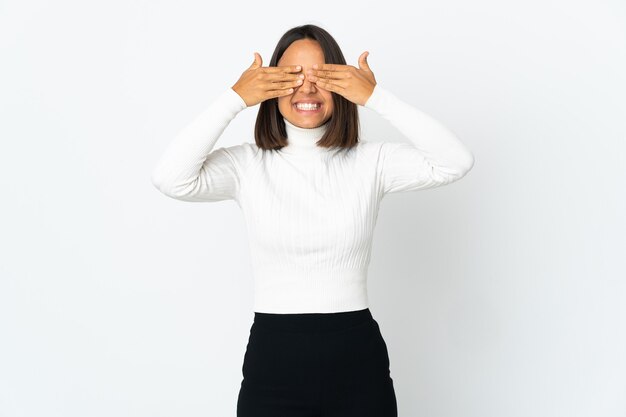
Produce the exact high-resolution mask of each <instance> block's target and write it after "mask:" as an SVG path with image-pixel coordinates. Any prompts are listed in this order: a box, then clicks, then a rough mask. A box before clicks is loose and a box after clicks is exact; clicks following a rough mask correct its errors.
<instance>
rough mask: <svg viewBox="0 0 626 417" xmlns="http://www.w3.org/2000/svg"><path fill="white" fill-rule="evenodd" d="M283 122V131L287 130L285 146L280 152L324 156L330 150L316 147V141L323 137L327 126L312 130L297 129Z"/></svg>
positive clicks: (291, 124)
mask: <svg viewBox="0 0 626 417" xmlns="http://www.w3.org/2000/svg"><path fill="white" fill-rule="evenodd" d="M283 120H284V121H285V129H286V130H287V146H283V147H282V148H281V151H282V152H284V153H290V154H325V153H328V152H329V151H330V148H324V147H322V146H318V145H317V141H318V140H320V139H321V138H322V136H324V133H325V132H326V129H327V128H328V124H327V123H324V124H323V125H321V126H318V127H313V128H305V127H299V126H296V125H294V124H293V123H290V122H289V121H288V120H287V119H284V118H283Z"/></svg>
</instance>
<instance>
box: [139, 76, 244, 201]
mask: <svg viewBox="0 0 626 417" xmlns="http://www.w3.org/2000/svg"><path fill="white" fill-rule="evenodd" d="M246 107H247V106H246V103H245V102H244V101H243V99H242V98H241V97H240V96H239V94H237V93H236V92H235V91H234V90H233V89H232V88H228V89H227V90H225V91H223V92H222V93H221V94H220V95H219V96H218V97H217V99H215V100H214V101H213V102H212V103H211V104H210V105H209V107H208V108H207V109H205V110H204V111H203V112H202V113H201V114H200V115H198V116H197V117H196V118H195V119H194V120H193V121H192V122H191V123H190V124H188V125H187V126H186V127H185V128H183V129H182V130H181V131H180V132H179V133H178V135H176V137H175V139H174V140H173V141H172V142H171V143H170V145H169V147H168V148H167V149H166V150H165V153H164V154H163V155H162V156H161V158H160V160H159V162H158V163H157V165H156V167H155V169H154V170H153V172H152V177H151V180H152V184H153V185H154V186H155V187H156V188H157V189H158V190H159V191H161V192H162V193H163V194H165V195H167V196H168V197H172V198H175V199H177V200H184V201H220V200H226V199H235V198H237V193H238V192H239V170H238V166H237V155H238V154H241V153H243V152H245V145H237V146H231V147H228V148H219V149H216V150H214V151H211V150H212V149H213V147H214V146H215V142H217V140H218V138H219V137H220V136H221V134H222V132H223V131H224V129H226V126H228V124H229V123H230V121H231V120H232V119H233V118H234V117H235V116H236V115H237V114H238V113H239V112H240V111H241V110H243V109H244V108H246Z"/></svg>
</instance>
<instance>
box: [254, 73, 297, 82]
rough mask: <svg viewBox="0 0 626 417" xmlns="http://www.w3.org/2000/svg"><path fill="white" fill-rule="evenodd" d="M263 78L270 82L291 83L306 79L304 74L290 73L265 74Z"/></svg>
mask: <svg viewBox="0 0 626 417" xmlns="http://www.w3.org/2000/svg"><path fill="white" fill-rule="evenodd" d="M263 78H264V79H266V80H270V81H273V82H275V81H289V80H299V79H303V78H304V74H297V73H290V72H271V73H266V74H263Z"/></svg>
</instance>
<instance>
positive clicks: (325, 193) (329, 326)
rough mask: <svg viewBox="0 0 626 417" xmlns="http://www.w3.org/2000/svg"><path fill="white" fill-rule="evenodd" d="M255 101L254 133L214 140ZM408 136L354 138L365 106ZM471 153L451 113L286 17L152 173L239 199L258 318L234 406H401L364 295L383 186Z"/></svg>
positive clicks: (345, 414)
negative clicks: (416, 103)
mask: <svg viewBox="0 0 626 417" xmlns="http://www.w3.org/2000/svg"><path fill="white" fill-rule="evenodd" d="M259 103H260V108H259V112H258V117H257V120H256V126H255V131H254V134H255V142H256V143H255V144H252V143H243V144H240V145H236V146H230V147H222V148H218V149H215V150H214V149H213V148H214V145H215V143H216V141H217V140H218V138H219V137H220V135H221V134H222V132H223V131H224V129H225V128H226V127H227V126H228V124H229V123H230V121H231V120H232V119H233V118H234V117H235V116H236V115H237V114H238V113H239V112H240V111H241V110H243V109H245V108H247V107H250V106H254V105H256V104H259ZM358 105H361V106H364V107H367V108H370V109H372V110H374V111H376V112H377V113H378V114H379V115H381V116H382V117H383V118H385V119H386V120H388V121H389V122H390V123H391V124H392V125H393V126H395V127H396V128H397V129H398V130H399V131H400V132H401V133H403V134H404V135H405V136H406V137H407V138H408V139H409V140H410V142H361V141H359V140H358V131H359V119H358V109H357V106H358ZM473 163H474V158H473V156H472V153H471V152H470V151H469V150H468V149H467V148H466V147H465V146H464V145H463V143H461V142H460V141H459V139H458V138H456V136H455V135H454V134H453V133H452V132H451V131H450V130H448V129H447V128H446V127H445V126H443V125H442V124H440V123H439V122H438V121H436V120H435V119H433V118H431V117H430V116H428V115H426V114H425V113H423V112H421V111H419V110H417V109H415V108H414V107H412V106H410V105H409V104H407V103H405V102H404V101H401V100H400V99H399V98H397V97H396V96H395V95H393V94H392V93H391V92H390V91H388V90H386V89H384V88H383V87H381V86H380V85H379V84H378V83H377V82H376V79H375V77H374V74H373V72H372V70H371V69H370V67H369V65H368V63H367V53H363V54H362V55H361V56H360V57H359V68H356V67H353V66H351V65H346V61H345V59H344V56H343V53H342V52H341V49H340V48H339V46H338V45H337V43H336V41H335V40H334V39H333V38H332V36H331V35H330V34H329V33H328V32H327V31H325V30H324V29H322V28H320V27H318V26H315V25H303V26H298V27H294V28H292V29H290V30H288V31H287V32H286V33H285V34H284V35H283V36H282V38H281V39H280V41H279V42H278V45H277V46H276V49H275V51H274V54H273V55H272V59H271V61H270V64H269V66H268V67H263V66H262V60H261V56H260V55H259V54H257V53H255V59H254V63H253V64H252V65H251V66H250V67H249V68H248V69H247V70H245V71H244V72H243V74H242V75H241V77H240V78H239V80H238V81H237V82H236V83H235V84H234V85H233V86H232V87H230V88H227V89H226V90H225V91H224V92H223V93H221V94H220V96H219V97H218V98H217V99H216V100H214V101H213V103H212V104H211V105H210V106H209V107H208V108H207V109H206V110H205V111H204V112H203V113H202V114H200V115H199V116H198V117H197V118H196V119H195V120H194V121H192V122H191V123H190V124H189V125H188V126H186V127H185V128H184V129H183V130H182V131H181V132H180V133H179V134H178V135H177V137H176V138H175V140H174V141H173V142H172V143H171V145H170V146H169V148H168V149H167V150H166V151H165V153H164V155H163V157H162V158H161V160H160V162H159V164H158V166H157V167H156V169H155V170H154V172H153V176H152V181H153V183H154V185H155V186H156V187H157V188H158V189H159V190H160V191H161V192H163V193H164V194H166V195H168V196H170V197H172V198H176V199H179V200H185V201H221V200H226V199H232V200H235V201H236V202H237V204H238V205H239V207H240V208H241V210H242V211H243V213H244V217H245V219H246V225H247V228H248V237H249V239H250V249H251V260H252V264H253V265H252V266H253V271H254V321H253V323H252V327H251V329H250V337H249V339H248V345H247V349H246V353H245V356H244V360H243V367H242V372H243V380H242V383H241V389H240V392H239V398H238V403H237V416H238V417H264V416H267V417H270V416H271V417H276V416H287V417H297V416H302V417H304V416H317V415H319V416H322V415H324V416H337V417H349V416H355V417H356V416H358V417H367V416H372V417H374V416H376V417H394V416H397V405H396V397H395V392H394V387H393V380H392V378H391V374H390V368H389V356H388V351H387V346H386V343H385V341H384V339H383V337H382V334H381V332H380V328H379V326H378V323H377V322H376V320H374V318H373V317H372V314H371V312H370V310H369V308H368V299H367V286H366V283H367V268H368V265H369V261H370V252H371V246H372V236H373V230H374V225H375V223H376V218H377V213H378V207H379V203H380V201H381V199H382V198H383V197H384V196H385V195H386V194H389V193H396V192H404V191H411V190H421V189H425V188H432V187H437V186H441V185H445V184H449V183H451V182H453V181H456V180H458V179H460V178H462V177H463V176H464V175H465V174H466V173H467V172H468V171H469V170H470V169H471V168H472V166H473Z"/></svg>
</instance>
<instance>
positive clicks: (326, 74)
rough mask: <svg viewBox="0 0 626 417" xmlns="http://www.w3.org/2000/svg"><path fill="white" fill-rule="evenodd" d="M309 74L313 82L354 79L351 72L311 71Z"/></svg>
mask: <svg viewBox="0 0 626 417" xmlns="http://www.w3.org/2000/svg"><path fill="white" fill-rule="evenodd" d="M308 74H309V75H308V79H309V80H311V81H315V80H317V79H323V80H345V79H346V78H351V77H352V72H349V71H310V72H309V73H308Z"/></svg>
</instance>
